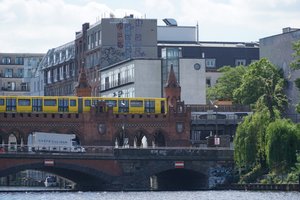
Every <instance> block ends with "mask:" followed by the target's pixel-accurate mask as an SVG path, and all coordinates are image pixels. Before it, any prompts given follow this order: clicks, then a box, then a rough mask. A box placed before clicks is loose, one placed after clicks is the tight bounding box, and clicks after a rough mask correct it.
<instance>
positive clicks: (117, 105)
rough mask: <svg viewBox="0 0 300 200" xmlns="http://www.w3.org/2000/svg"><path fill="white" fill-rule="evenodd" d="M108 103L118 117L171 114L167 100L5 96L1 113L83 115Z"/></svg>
mask: <svg viewBox="0 0 300 200" xmlns="http://www.w3.org/2000/svg"><path fill="white" fill-rule="evenodd" d="M98 102H105V105H106V106H105V109H106V110H107V109H108V108H109V107H111V108H112V109H113V112H114V113H128V114H131V113H135V114H138V113H154V114H158V113H167V99H166V98H110V97H77V96H1V97H0V112H9V113H11V112H16V113H82V112H89V111H90V110H91V107H93V106H95V105H97V103H98Z"/></svg>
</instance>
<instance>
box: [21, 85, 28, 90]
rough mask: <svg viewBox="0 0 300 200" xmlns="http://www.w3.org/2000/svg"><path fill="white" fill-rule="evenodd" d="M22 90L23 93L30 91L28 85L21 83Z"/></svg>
mask: <svg viewBox="0 0 300 200" xmlns="http://www.w3.org/2000/svg"><path fill="white" fill-rule="evenodd" d="M21 90H22V91H29V86H28V83H21Z"/></svg>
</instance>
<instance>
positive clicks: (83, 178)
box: [0, 162, 113, 191]
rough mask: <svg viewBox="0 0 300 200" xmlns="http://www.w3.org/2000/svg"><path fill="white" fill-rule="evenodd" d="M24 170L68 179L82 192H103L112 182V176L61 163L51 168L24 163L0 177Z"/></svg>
mask: <svg viewBox="0 0 300 200" xmlns="http://www.w3.org/2000/svg"><path fill="white" fill-rule="evenodd" d="M25 170H37V171H44V172H48V173H51V174H55V175H58V176H60V177H63V178H66V179H69V180H71V181H73V182H74V183H76V189H78V190H82V191H99V190H105V189H106V188H107V185H109V184H110V183H111V182H112V180H113V176H111V175H108V174H106V173H104V172H101V171H99V170H96V169H93V168H89V167H84V166H79V165H76V164H70V163H62V162H61V163H57V164H55V166H51V167H50V166H45V165H44V164H43V163H25V164H21V165H14V166H12V167H10V168H7V169H5V170H1V173H0V177H1V176H2V177H3V176H7V175H10V174H16V173H17V172H21V171H25Z"/></svg>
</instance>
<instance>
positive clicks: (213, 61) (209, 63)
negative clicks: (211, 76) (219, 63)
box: [205, 58, 216, 67]
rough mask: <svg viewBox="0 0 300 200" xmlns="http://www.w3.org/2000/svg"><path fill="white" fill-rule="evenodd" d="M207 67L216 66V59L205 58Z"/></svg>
mask: <svg viewBox="0 0 300 200" xmlns="http://www.w3.org/2000/svg"><path fill="white" fill-rule="evenodd" d="M205 65H206V67H216V59H212V58H210V59H206V60H205Z"/></svg>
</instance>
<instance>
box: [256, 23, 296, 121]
mask: <svg viewBox="0 0 300 200" xmlns="http://www.w3.org/2000/svg"><path fill="white" fill-rule="evenodd" d="M298 40H300V29H297V28H290V27H287V28H283V30H282V33H281V34H277V35H273V36H269V37H265V38H261V39H260V40H259V43H260V47H259V51H260V57H261V58H267V59H269V60H270V61H271V62H272V63H273V64H274V65H276V66H278V67H279V68H280V69H282V70H283V72H284V78H285V80H286V81H287V87H286V94H287V96H288V102H289V107H288V110H287V114H289V115H291V114H296V111H295V108H296V104H297V103H299V101H300V98H299V90H298V88H297V87H296V85H295V82H294V81H295V80H296V79H297V78H299V77H300V70H292V69H291V68H290V63H291V62H292V61H293V60H294V58H293V56H292V54H293V53H294V50H293V43H294V42H296V41H298ZM294 116H295V117H296V115H294ZM294 120H299V119H294Z"/></svg>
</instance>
